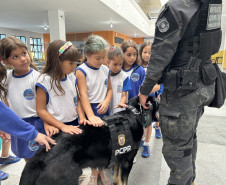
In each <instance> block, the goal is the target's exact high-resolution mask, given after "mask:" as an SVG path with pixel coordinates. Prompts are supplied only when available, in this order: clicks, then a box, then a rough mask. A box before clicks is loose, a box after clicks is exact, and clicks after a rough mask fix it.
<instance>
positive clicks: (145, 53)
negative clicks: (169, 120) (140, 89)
mask: <svg viewBox="0 0 226 185" xmlns="http://www.w3.org/2000/svg"><path fill="white" fill-rule="evenodd" d="M139 55H140V59H141V65H142V66H143V68H144V70H145V72H146V71H147V66H148V62H149V59H150V57H151V42H148V41H145V42H144V43H143V44H142V45H141V47H140V50H139ZM159 88H160V86H159V85H155V87H154V88H153V90H157V91H156V92H153V93H151V94H150V96H154V97H155V96H156V93H157V92H158V91H159V90H158V89H159ZM157 132H158V133H159V132H160V129H159V128H157V129H156V133H157ZM151 133H152V126H151V125H150V126H149V127H147V128H145V132H144V136H145V138H143V139H142V141H141V145H142V146H143V152H142V153H141V156H142V157H144V158H147V157H149V156H150V150H149V144H150V143H149V142H150V138H151ZM160 134H161V133H160Z"/></svg>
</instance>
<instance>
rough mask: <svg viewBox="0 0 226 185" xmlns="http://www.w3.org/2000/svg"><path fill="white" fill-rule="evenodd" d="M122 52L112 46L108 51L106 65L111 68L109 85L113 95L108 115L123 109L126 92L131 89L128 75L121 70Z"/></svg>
mask: <svg viewBox="0 0 226 185" xmlns="http://www.w3.org/2000/svg"><path fill="white" fill-rule="evenodd" d="M122 63H123V52H122V50H121V49H120V48H119V47H112V48H111V49H110V50H109V51H108V67H109V69H110V70H111V85H112V91H113V96H112V100H111V103H110V105H109V107H110V115H112V114H114V113H116V112H119V111H121V110H124V109H125V108H120V107H126V104H125V103H126V102H127V92H128V91H129V90H131V85H130V81H129V77H128V75H127V74H126V73H125V72H123V71H122V70H121V69H122Z"/></svg>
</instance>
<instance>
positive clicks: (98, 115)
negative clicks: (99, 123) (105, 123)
mask: <svg viewBox="0 0 226 185" xmlns="http://www.w3.org/2000/svg"><path fill="white" fill-rule="evenodd" d="M97 105H99V103H91V107H92V110H93V113H94V115H95V116H97V117H99V118H100V119H102V118H103V117H104V116H109V109H108V110H107V112H106V113H105V114H98V113H97V111H98V110H99V108H97Z"/></svg>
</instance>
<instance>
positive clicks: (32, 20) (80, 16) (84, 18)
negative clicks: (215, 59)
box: [0, 0, 226, 37]
mask: <svg viewBox="0 0 226 185" xmlns="http://www.w3.org/2000/svg"><path fill="white" fill-rule="evenodd" d="M112 1H113V0H112ZM136 1H139V2H138V4H139V5H140V7H141V9H142V10H143V11H144V13H145V14H147V13H149V16H151V17H157V15H158V12H159V10H160V9H161V6H162V2H163V1H164V2H165V1H166V0H136ZM56 9H60V10H62V11H64V13H65V26H66V32H72V33H73V32H92V31H117V32H119V33H122V34H125V35H128V36H131V37H134V30H137V27H136V26H134V25H133V24H131V23H130V22H128V21H127V20H126V19H124V18H123V17H122V16H120V15H119V14H118V13H117V12H115V11H113V10H112V9H110V8H108V7H107V6H106V5H104V3H102V2H101V1H100V0H64V1H62V0H1V5H0V17H1V19H0V27H3V28H12V29H19V30H25V31H31V32H38V33H48V32H49V30H46V31H45V30H44V29H43V28H44V26H45V25H49V23H48V10H56ZM223 14H224V15H223V19H222V27H223V30H224V31H226V29H225V28H226V6H223ZM110 22H113V23H114V24H113V28H111V27H110ZM151 24H153V22H152V23H151ZM137 34H138V35H139V36H140V37H147V35H146V34H144V33H143V32H142V31H140V33H139V30H138V32H137ZM150 36H151V35H150Z"/></svg>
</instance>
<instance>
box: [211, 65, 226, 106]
mask: <svg viewBox="0 0 226 185" xmlns="http://www.w3.org/2000/svg"><path fill="white" fill-rule="evenodd" d="M214 66H215V68H216V73H217V78H216V84H215V95H214V98H213V100H212V102H211V103H210V104H209V105H208V107H215V108H220V107H222V106H223V105H224V101H225V97H226V87H225V85H226V84H224V76H226V75H225V73H222V72H221V70H220V68H219V67H218V65H217V64H216V63H215V64H214Z"/></svg>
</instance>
